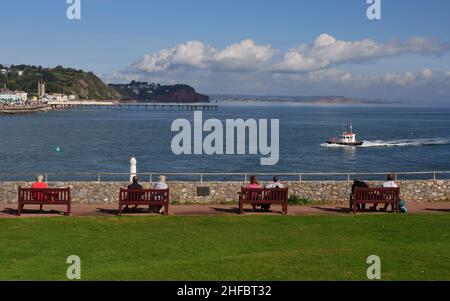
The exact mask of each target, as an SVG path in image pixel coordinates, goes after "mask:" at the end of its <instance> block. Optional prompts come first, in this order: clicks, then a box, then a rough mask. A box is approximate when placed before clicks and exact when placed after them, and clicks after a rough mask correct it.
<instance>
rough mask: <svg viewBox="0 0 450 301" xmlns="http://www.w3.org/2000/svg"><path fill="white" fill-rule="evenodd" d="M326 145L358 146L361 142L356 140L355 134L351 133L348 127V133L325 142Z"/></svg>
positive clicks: (351, 130)
mask: <svg viewBox="0 0 450 301" xmlns="http://www.w3.org/2000/svg"><path fill="white" fill-rule="evenodd" d="M327 143H328V144H337V145H348V146H358V145H362V144H363V141H358V140H356V134H355V133H353V129H352V126H351V125H350V131H344V132H342V134H341V136H340V137H332V138H329V139H328V140H327Z"/></svg>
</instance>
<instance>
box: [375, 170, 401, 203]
mask: <svg viewBox="0 0 450 301" xmlns="http://www.w3.org/2000/svg"><path fill="white" fill-rule="evenodd" d="M394 180H395V176H394V175H393V174H389V175H387V181H386V182H384V183H383V185H382V186H383V187H384V188H398V185H397V183H395V182H394ZM388 206H389V204H386V205H384V207H383V208H381V209H380V210H381V211H386V209H387V208H388ZM374 207H375V208H374V209H376V208H377V206H376V205H375V206H374Z"/></svg>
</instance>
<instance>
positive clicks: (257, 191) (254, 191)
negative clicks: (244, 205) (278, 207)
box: [241, 187, 289, 202]
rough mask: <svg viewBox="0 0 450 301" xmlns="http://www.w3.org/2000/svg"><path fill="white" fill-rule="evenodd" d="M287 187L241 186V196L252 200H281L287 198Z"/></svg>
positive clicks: (245, 199)
mask: <svg viewBox="0 0 450 301" xmlns="http://www.w3.org/2000/svg"><path fill="white" fill-rule="evenodd" d="M288 190H289V189H288V188H245V187H242V188H241V198H242V200H244V201H247V202H252V201H258V200H264V201H273V202H282V201H287V199H288Z"/></svg>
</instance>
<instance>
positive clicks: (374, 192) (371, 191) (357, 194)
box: [351, 187, 400, 214]
mask: <svg viewBox="0 0 450 301" xmlns="http://www.w3.org/2000/svg"><path fill="white" fill-rule="evenodd" d="M368 203H369V204H374V205H378V204H391V205H392V211H396V212H399V204H400V188H375V187H371V188H363V187H356V188H355V191H354V193H353V204H351V207H352V208H351V209H353V213H354V214H355V213H356V210H357V206H358V205H359V204H361V205H364V204H368Z"/></svg>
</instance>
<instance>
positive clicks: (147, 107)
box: [48, 101, 218, 111]
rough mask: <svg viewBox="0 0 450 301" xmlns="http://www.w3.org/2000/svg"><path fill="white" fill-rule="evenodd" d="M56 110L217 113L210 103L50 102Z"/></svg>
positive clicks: (213, 105)
mask: <svg viewBox="0 0 450 301" xmlns="http://www.w3.org/2000/svg"><path fill="white" fill-rule="evenodd" d="M48 105H50V106H51V108H52V109H54V110H102V109H114V110H129V111H166V110H167V111H217V108H218V105H215V104H208V103H156V102H146V103H121V102H112V101H49V102H48Z"/></svg>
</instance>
